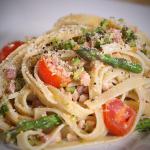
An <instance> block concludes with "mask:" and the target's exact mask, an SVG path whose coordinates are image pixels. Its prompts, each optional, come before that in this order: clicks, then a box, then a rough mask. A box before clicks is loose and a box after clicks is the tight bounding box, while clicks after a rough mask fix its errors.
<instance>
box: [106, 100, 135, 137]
mask: <svg viewBox="0 0 150 150" xmlns="http://www.w3.org/2000/svg"><path fill="white" fill-rule="evenodd" d="M103 111H104V112H103V115H104V122H105V125H106V127H107V129H108V131H109V133H110V134H112V135H116V136H123V135H125V134H127V133H128V132H129V131H130V129H131V127H132V126H133V123H134V121H135V117H136V112H135V110H134V109H132V108H130V107H129V106H128V105H126V104H125V103H123V102H122V101H121V100H120V99H117V98H115V99H113V100H110V101H109V102H107V103H106V104H104V105H103Z"/></svg>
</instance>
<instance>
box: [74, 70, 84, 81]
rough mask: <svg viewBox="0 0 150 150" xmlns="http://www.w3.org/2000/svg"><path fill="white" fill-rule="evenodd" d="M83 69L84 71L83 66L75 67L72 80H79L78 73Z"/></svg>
mask: <svg viewBox="0 0 150 150" xmlns="http://www.w3.org/2000/svg"><path fill="white" fill-rule="evenodd" d="M83 71H84V68H83V67H81V68H79V69H77V70H76V71H75V72H74V73H73V79H74V80H79V79H80V75H81V74H82V72H83Z"/></svg>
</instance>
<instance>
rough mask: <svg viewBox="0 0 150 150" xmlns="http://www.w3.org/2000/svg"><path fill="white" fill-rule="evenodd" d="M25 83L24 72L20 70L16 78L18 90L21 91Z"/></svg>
mask: <svg viewBox="0 0 150 150" xmlns="http://www.w3.org/2000/svg"><path fill="white" fill-rule="evenodd" d="M24 85H25V81H24V79H23V76H22V73H21V72H19V73H18V74H17V77H16V80H15V86H16V91H20V90H21V89H22V88H23V86H24Z"/></svg>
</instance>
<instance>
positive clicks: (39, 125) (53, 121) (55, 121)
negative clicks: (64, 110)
mask: <svg viewBox="0 0 150 150" xmlns="http://www.w3.org/2000/svg"><path fill="white" fill-rule="evenodd" d="M61 123H62V120H61V119H60V118H59V117H58V116H57V115H50V116H44V117H41V118H39V119H37V120H32V121H22V122H20V123H19V124H18V125H17V127H16V128H14V129H11V130H8V131H5V132H2V133H0V139H1V140H2V141H5V140H6V138H7V137H9V138H11V139H14V138H15V137H16V135H17V134H19V133H20V132H21V131H23V132H24V131H28V130H36V129H48V128H52V127H55V126H57V125H59V124H61Z"/></svg>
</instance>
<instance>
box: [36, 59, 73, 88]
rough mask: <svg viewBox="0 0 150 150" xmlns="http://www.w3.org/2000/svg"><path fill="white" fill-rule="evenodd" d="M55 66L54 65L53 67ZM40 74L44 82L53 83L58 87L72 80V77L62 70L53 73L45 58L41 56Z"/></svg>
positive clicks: (39, 63)
mask: <svg viewBox="0 0 150 150" xmlns="http://www.w3.org/2000/svg"><path fill="white" fill-rule="evenodd" d="M51 65H52V64H51ZM54 67H55V66H53V68H54ZM38 74H39V77H40V78H41V80H42V81H43V82H44V83H46V84H50V85H53V86H55V87H57V88H59V87H60V86H61V85H62V84H67V83H69V82H70V81H71V79H70V77H65V76H64V75H62V74H61V71H60V70H59V73H53V71H52V70H51V68H50V67H49V66H48V63H47V62H46V60H45V59H44V58H41V59H40V60H39V62H38Z"/></svg>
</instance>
